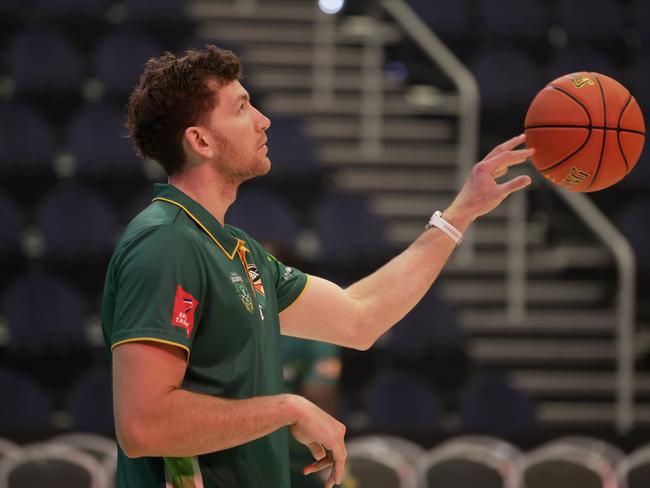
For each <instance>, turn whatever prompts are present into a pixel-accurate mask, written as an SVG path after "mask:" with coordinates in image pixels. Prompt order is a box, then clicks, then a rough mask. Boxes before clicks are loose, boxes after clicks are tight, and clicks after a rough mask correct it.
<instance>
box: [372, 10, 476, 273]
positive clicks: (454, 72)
mask: <svg viewBox="0 0 650 488" xmlns="http://www.w3.org/2000/svg"><path fill="white" fill-rule="evenodd" d="M379 3H380V5H381V6H382V7H383V9H384V10H385V11H386V12H388V13H389V14H390V15H391V17H392V18H393V19H395V20H396V21H397V23H398V24H400V25H401V26H402V27H403V28H404V31H405V32H407V33H408V35H409V36H410V37H411V38H412V39H413V41H415V43H416V44H417V45H418V46H419V47H420V48H421V49H422V51H423V52H424V53H425V54H426V55H427V56H428V57H429V58H430V59H431V61H433V62H434V63H435V64H436V65H438V67H439V68H440V69H441V70H442V71H443V72H444V73H445V74H446V75H447V76H448V77H449V78H450V80H451V81H452V82H453V83H454V85H455V87H456V89H457V91H458V94H459V95H460V96H459V107H458V115H459V117H458V148H457V156H456V159H457V164H458V171H457V173H456V175H457V178H456V185H457V188H458V189H460V188H461V186H462V185H463V184H464V182H465V179H466V178H467V175H468V174H469V172H470V171H471V169H472V166H474V164H475V163H476V162H477V161H478V160H477V157H478V139H479V115H480V93H479V88H478V84H477V82H476V80H475V78H474V75H472V73H471V72H470V71H469V70H468V69H467V68H466V67H465V65H463V63H461V61H460V60H459V59H458V58H457V57H456V56H455V55H454V53H452V52H451V51H450V50H449V48H447V46H445V44H444V43H443V42H442V41H441V40H440V38H439V37H438V36H436V35H435V33H433V32H432V31H431V29H429V27H428V26H427V25H426V24H425V23H424V22H423V21H422V19H421V18H420V17H418V15H417V14H416V13H415V12H414V11H413V10H412V9H411V7H409V6H408V4H407V3H406V2H404V1H403V0H381V1H380V2H379ZM474 242H475V237H474V230H473V228H472V227H470V229H468V231H467V232H466V233H465V236H464V238H463V245H462V246H461V247H459V248H458V250H457V252H456V254H457V256H456V257H457V258H458V261H459V263H462V264H465V265H469V264H470V263H471V262H472V261H473V259H474V249H475V246H474Z"/></svg>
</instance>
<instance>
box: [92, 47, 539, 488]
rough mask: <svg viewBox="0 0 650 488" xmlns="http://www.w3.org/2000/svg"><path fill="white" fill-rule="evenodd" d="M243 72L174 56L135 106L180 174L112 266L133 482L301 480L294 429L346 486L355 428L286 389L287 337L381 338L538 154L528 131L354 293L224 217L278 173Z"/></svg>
mask: <svg viewBox="0 0 650 488" xmlns="http://www.w3.org/2000/svg"><path fill="white" fill-rule="evenodd" d="M240 75H241V68H240V64H239V60H238V59H237V58H236V56H235V55H234V54H232V53H231V52H228V51H223V50H221V49H218V48H216V47H214V46H208V47H207V48H206V49H205V50H203V51H189V52H187V53H186V54H185V55H184V56H182V57H176V56H174V55H172V54H169V53H167V54H165V55H163V56H162V57H160V58H156V59H152V60H150V61H149V62H148V63H147V65H146V68H145V71H144V73H143V75H142V76H141V78H140V81H139V83H138V85H137V87H136V88H135V89H134V91H133V93H132V95H131V97H130V100H129V104H128V115H127V127H128V129H129V132H130V135H131V137H132V139H133V141H134V143H135V145H136V147H137V149H138V151H139V153H140V154H141V155H142V156H144V157H148V158H152V159H155V160H156V161H158V162H159V163H160V164H161V165H162V166H163V167H164V168H165V170H166V171H167V173H168V175H169V180H168V181H169V184H166V185H162V184H161V185H156V187H155V188H154V199H153V202H152V204H151V205H150V206H149V207H147V208H146V209H145V210H144V211H143V212H142V213H140V214H139V215H138V216H137V217H136V218H135V219H134V220H133V221H132V222H131V223H130V224H129V225H128V226H127V228H126V230H125V232H124V235H123V236H122V238H121V240H120V242H119V243H118V245H117V247H116V250H115V253H114V255H113V257H112V259H111V262H110V264H109V268H108V271H107V276H106V284H105V291H104V300H103V306H102V324H103V332H104V337H105V343H106V347H107V350H108V351H109V354H110V357H111V362H112V368H113V389H114V409H115V424H116V433H117V438H118V441H119V445H120V450H119V460H118V473H117V479H118V486H120V487H137V488H148V487H162V486H166V487H181V486H182V487H187V486H197V487H201V486H203V487H206V488H208V487H210V488H211V487H220V488H221V487H229V488H232V487H246V488H254V487H274V488H284V487H288V486H289V485H290V483H289V461H288V454H287V451H288V448H287V444H288V442H287V441H288V433H290V434H291V435H292V436H293V437H294V438H295V439H296V440H297V441H298V442H300V443H301V444H304V445H305V446H307V447H308V448H309V450H310V451H311V453H312V455H313V456H314V460H315V461H314V462H313V463H312V464H310V465H309V466H307V467H305V473H306V474H310V473H313V472H316V471H319V470H322V469H325V468H329V467H331V471H330V474H329V478H328V481H327V483H326V487H327V488H331V487H332V486H333V485H334V484H337V483H340V482H341V481H342V479H343V474H344V464H345V458H346V451H345V444H344V434H345V427H344V426H343V425H342V424H341V423H340V422H338V421H337V420H336V419H334V418H333V417H331V416H330V415H328V414H327V413H325V412H324V411H323V410H321V409H320V408H318V407H316V406H315V405H314V404H313V403H311V402H309V401H308V400H306V399H305V398H303V397H301V396H297V395H292V394H283V393H282V391H283V384H282V362H281V355H280V343H279V336H280V334H284V335H289V336H295V337H302V338H306V339H313V340H318V341H324V342H330V343H334V344H337V345H340V346H344V347H353V348H357V349H361V350H364V349H367V348H369V347H370V346H371V345H372V344H373V342H374V341H375V340H376V339H377V338H378V337H379V336H381V335H382V334H383V333H384V332H385V331H386V330H387V329H389V328H390V327H391V326H392V325H393V324H395V323H396V322H397V321H398V320H400V319H401V318H402V317H403V316H404V315H405V314H406V313H407V312H408V311H409V310H410V309H411V308H413V306H414V305H415V304H416V303H417V302H418V300H419V299H420V298H421V297H422V296H423V295H424V293H425V292H426V291H427V289H428V288H429V287H430V286H431V284H432V283H433V281H434V280H435V278H436V277H437V276H438V274H439V272H440V270H441V269H442V267H443V265H444V263H445V262H446V261H447V259H448V257H449V255H450V254H451V252H452V251H453V250H454V248H455V247H456V245H457V241H458V240H459V239H460V237H461V234H462V232H463V231H464V230H465V229H466V228H467V227H468V226H469V225H470V223H471V222H472V221H473V220H474V219H476V218H477V217H479V216H480V215H483V214H485V213H487V212H489V211H490V210H492V209H493V208H494V207H496V206H497V205H498V204H499V203H500V202H501V201H502V200H503V199H504V198H505V197H506V196H507V195H508V194H509V193H511V192H513V191H516V190H519V189H521V188H523V187H525V186H527V185H528V184H529V183H530V178H529V177H528V176H519V177H517V178H515V179H513V180H511V181H507V182H505V183H503V184H497V183H496V181H495V177H497V176H500V175H502V174H504V173H505V172H506V171H507V168H508V166H510V165H513V164H516V163H519V162H521V161H524V160H525V158H527V157H528V156H530V155H531V154H532V150H528V149H527V150H514V148H515V147H517V146H518V145H520V144H521V143H523V142H524V138H523V136H519V137H516V138H514V139H512V140H510V141H508V142H506V143H504V144H502V145H501V146H499V147H497V148H496V149H494V150H493V151H492V152H491V153H490V154H489V155H488V156H487V157H486V158H485V159H484V160H483V161H482V162H480V163H478V164H477V165H476V166H475V167H474V168H473V170H472V172H471V174H470V175H469V178H468V180H467V182H466V184H465V186H464V187H463V189H462V190H461V191H460V193H459V194H458V195H457V197H456V199H455V200H454V201H453V203H452V204H451V205H450V206H449V208H447V210H445V211H444V213H442V217H441V216H440V215H436V217H435V218H433V217H432V222H433V224H434V225H433V226H432V227H430V228H429V229H427V230H426V231H425V232H423V233H422V235H420V237H418V238H417V239H416V240H415V241H414V242H413V244H411V245H410V246H409V247H408V249H406V250H405V251H404V252H402V253H401V254H400V255H398V256H397V257H395V258H394V259H393V260H392V261H390V262H389V263H387V264H386V265H384V266H383V267H381V268H380V269H379V270H377V271H376V272H375V273H373V274H372V275H370V276H368V277H366V278H364V279H362V280H361V281H359V282H357V283H355V284H353V285H352V286H350V287H348V288H346V289H342V288H340V287H339V286H337V285H335V284H334V283H331V282H329V281H327V280H324V279H321V278H318V277H315V276H312V277H307V276H306V275H304V274H303V273H301V272H300V271H298V270H296V269H294V268H291V267H287V266H284V265H283V264H281V263H280V262H278V261H277V260H276V259H275V258H274V257H273V256H271V255H269V254H268V253H267V252H266V251H265V250H264V249H263V248H262V247H261V246H260V245H259V244H258V243H257V242H256V241H255V240H254V239H252V238H251V237H250V236H248V235H247V234H246V233H245V232H243V231H242V230H239V229H237V228H235V227H232V226H228V225H225V224H224V214H225V212H226V210H227V209H228V206H229V205H231V204H232V203H233V202H234V201H235V198H236V194H237V188H238V186H239V185H240V184H241V183H242V182H243V181H246V180H248V179H250V178H254V177H256V176H261V175H264V174H266V173H267V172H268V171H269V170H270V167H271V163H270V160H269V158H268V157H267V147H266V142H267V140H266V135H265V131H266V129H267V128H268V127H269V125H270V121H269V119H267V118H266V117H265V116H264V115H263V114H261V113H260V112H259V111H258V110H256V109H255V108H254V107H253V106H252V105H251V102H250V99H249V97H248V94H247V92H246V90H245V89H244V88H243V87H242V85H241V84H240V82H239V78H240ZM260 211H263V209H260ZM342 218H344V216H342ZM404 276H408V277H409V279H407V280H405V279H404ZM396 282H399V283H400V286H394V284H395V283H396Z"/></svg>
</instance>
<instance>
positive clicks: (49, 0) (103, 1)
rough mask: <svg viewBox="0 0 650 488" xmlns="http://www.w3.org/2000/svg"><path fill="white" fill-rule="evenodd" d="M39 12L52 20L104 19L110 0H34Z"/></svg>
mask: <svg viewBox="0 0 650 488" xmlns="http://www.w3.org/2000/svg"><path fill="white" fill-rule="evenodd" d="M32 1H33V2H34V8H35V10H36V11H37V13H38V14H39V15H40V16H42V17H44V18H46V19H48V20H50V21H52V20H54V21H57V20H58V21H61V20H63V21H65V20H66V19H70V18H75V19H85V20H86V21H92V20H93V19H103V17H104V15H105V14H106V10H107V9H108V7H109V5H110V0H32Z"/></svg>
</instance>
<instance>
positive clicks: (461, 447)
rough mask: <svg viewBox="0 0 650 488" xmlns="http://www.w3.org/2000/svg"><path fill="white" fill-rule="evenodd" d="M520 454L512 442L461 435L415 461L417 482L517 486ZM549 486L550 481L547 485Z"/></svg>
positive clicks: (473, 487) (423, 487) (467, 487)
mask: <svg viewBox="0 0 650 488" xmlns="http://www.w3.org/2000/svg"><path fill="white" fill-rule="evenodd" d="M522 457H523V455H522V453H521V451H519V449H517V448H516V447H515V446H513V445H512V444H509V443H508V442H505V441H503V440H500V439H496V438H492V437H485V436H461V437H457V438H452V439H450V440H448V441H446V442H444V443H443V444H441V445H439V446H436V447H434V448H433V449H431V450H430V451H428V452H427V453H426V454H424V456H422V457H421V458H420V460H419V462H418V463H417V472H418V486H419V487H420V488H428V487H431V488H437V487H440V486H450V487H451V486H462V487H463V488H517V487H518V486H520V485H519V484H518V481H519V466H520V463H521V459H522ZM549 486H551V485H549Z"/></svg>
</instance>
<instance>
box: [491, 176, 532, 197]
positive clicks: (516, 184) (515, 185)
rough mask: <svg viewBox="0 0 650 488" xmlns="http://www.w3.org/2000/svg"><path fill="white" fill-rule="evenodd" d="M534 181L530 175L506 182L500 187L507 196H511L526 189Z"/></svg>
mask: <svg viewBox="0 0 650 488" xmlns="http://www.w3.org/2000/svg"><path fill="white" fill-rule="evenodd" d="M532 181H533V180H532V179H531V178H530V176H528V175H521V176H517V177H516V178H513V179H511V180H510V181H506V182H505V183H502V184H500V185H499V189H500V190H501V191H502V192H503V193H504V194H505V196H508V195H510V194H511V193H513V192H515V191H517V190H521V189H522V188H526V187H527V186H528V185H530V184H531V182H532Z"/></svg>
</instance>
